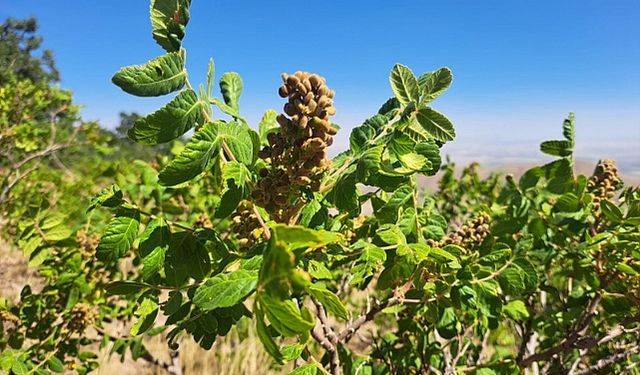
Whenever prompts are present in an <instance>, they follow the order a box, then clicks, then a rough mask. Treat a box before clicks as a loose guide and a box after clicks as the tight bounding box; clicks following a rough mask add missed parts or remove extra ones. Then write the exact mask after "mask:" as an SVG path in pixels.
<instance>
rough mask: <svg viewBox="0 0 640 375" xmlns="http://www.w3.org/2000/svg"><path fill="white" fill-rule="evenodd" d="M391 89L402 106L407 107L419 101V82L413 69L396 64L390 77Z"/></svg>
mask: <svg viewBox="0 0 640 375" xmlns="http://www.w3.org/2000/svg"><path fill="white" fill-rule="evenodd" d="M389 82H390V83H391V89H392V90H393V93H394V94H395V96H396V98H397V99H398V101H399V102H400V104H402V105H407V104H409V103H411V102H412V101H414V102H417V101H418V99H419V96H420V94H419V91H418V81H417V80H416V77H415V76H414V75H413V72H412V71H411V69H409V68H407V67H406V66H404V65H401V64H396V65H395V66H394V67H393V69H392V70H391V74H390V75H389Z"/></svg>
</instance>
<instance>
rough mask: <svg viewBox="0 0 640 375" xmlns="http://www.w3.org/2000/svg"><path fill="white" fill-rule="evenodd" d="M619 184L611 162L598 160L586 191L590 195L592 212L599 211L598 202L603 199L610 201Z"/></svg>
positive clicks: (618, 178)
mask: <svg viewBox="0 0 640 375" xmlns="http://www.w3.org/2000/svg"><path fill="white" fill-rule="evenodd" d="M620 183H621V180H620V177H619V176H618V168H616V165H615V163H614V161H613V160H608V159H606V160H600V161H599V162H598V164H597V165H596V168H595V170H594V171H593V175H592V176H591V177H590V178H589V182H588V183H587V189H588V190H589V192H590V193H591V196H592V202H593V210H594V211H599V210H600V202H601V201H602V200H603V199H611V198H613V197H614V196H615V191H616V190H617V189H618V187H619V185H620Z"/></svg>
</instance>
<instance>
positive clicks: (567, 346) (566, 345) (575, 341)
mask: <svg viewBox="0 0 640 375" xmlns="http://www.w3.org/2000/svg"><path fill="white" fill-rule="evenodd" d="M637 322H640V315H636V316H632V317H628V318H625V319H623V320H622V322H620V324H618V325H617V326H615V327H614V328H613V329H611V330H610V331H609V332H608V333H607V334H606V335H604V336H603V337H601V338H599V339H598V338H595V337H592V336H587V337H581V336H579V335H577V334H572V335H570V336H569V337H567V338H566V339H565V340H563V341H562V342H561V343H560V344H559V345H557V346H554V347H552V348H550V349H547V350H545V351H544V352H542V353H537V354H533V355H531V356H529V357H527V358H525V359H523V360H522V361H521V362H520V363H519V365H520V367H522V368H525V367H529V366H530V365H531V364H532V363H534V362H537V361H548V360H549V359H551V358H552V357H554V356H555V355H557V354H560V353H564V352H567V351H570V350H573V349H587V350H589V349H592V348H594V347H596V346H599V345H602V344H606V343H608V342H609V341H612V340H614V339H616V338H617V337H619V336H622V335H623V334H625V333H629V332H635V331H638V329H640V327H638V328H635V329H632V330H629V329H627V328H625V326H626V325H628V324H632V323H637Z"/></svg>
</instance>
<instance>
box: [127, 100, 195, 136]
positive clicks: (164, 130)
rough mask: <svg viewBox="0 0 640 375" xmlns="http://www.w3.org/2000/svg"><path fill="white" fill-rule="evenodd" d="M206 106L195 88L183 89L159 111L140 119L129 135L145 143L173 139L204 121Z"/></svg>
mask: <svg viewBox="0 0 640 375" xmlns="http://www.w3.org/2000/svg"><path fill="white" fill-rule="evenodd" d="M203 109H204V106H203V104H202V102H201V101H200V100H198V96H197V95H196V93H195V91H193V90H184V91H181V92H180V93H179V94H178V95H177V96H176V97H175V98H174V99H173V100H172V101H170V102H169V104H167V105H166V106H164V107H162V108H161V109H159V110H158V111H156V112H154V113H152V114H150V115H148V116H145V117H142V118H140V119H138V120H137V121H136V122H135V124H134V125H133V127H132V128H131V129H129V131H128V133H127V135H128V136H129V139H131V140H132V141H134V142H136V143H140V144H144V145H157V144H158V143H165V142H169V141H172V140H174V139H176V138H178V137H180V136H182V135H183V134H184V133H186V132H187V131H188V130H189V129H191V128H193V127H194V126H195V125H196V124H200V123H202V121H203V116H202V110H203Z"/></svg>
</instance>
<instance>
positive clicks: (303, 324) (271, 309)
mask: <svg viewBox="0 0 640 375" xmlns="http://www.w3.org/2000/svg"><path fill="white" fill-rule="evenodd" d="M260 303H261V304H262V305H263V306H264V308H265V312H266V314H267V318H269V321H270V322H271V324H272V325H273V328H274V329H275V330H276V331H278V332H279V333H280V334H281V335H283V336H285V337H292V336H296V335H298V334H301V333H306V332H308V331H309V330H310V329H312V328H313V326H314V324H315V322H314V321H313V318H311V320H307V319H305V317H303V315H302V313H301V311H300V308H299V307H298V305H297V304H296V303H295V302H294V301H292V300H280V299H278V298H275V297H271V296H269V295H266V294H263V295H261V296H260Z"/></svg>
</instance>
